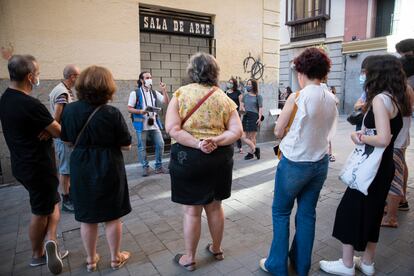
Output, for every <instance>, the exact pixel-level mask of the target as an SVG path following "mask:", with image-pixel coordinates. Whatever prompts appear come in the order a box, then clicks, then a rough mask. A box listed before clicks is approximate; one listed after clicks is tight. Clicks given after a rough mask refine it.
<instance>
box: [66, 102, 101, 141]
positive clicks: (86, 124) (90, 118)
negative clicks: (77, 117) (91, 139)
mask: <svg viewBox="0 0 414 276" xmlns="http://www.w3.org/2000/svg"><path fill="white" fill-rule="evenodd" d="M101 107H102V105H100V106H98V107H96V108H95V110H94V111H93V112H92V113H91V115H89V117H88V120H86V123H85V124H84V125H83V127H82V129H81V131H80V132H79V134H78V137H76V141H75V144H74V145H73V147H74V148H75V147H76V146H77V145H78V144H79V140H80V138H81V136H82V134H83V132H84V131H85V129H86V127H87V126H88V124H89V122H90V121H91V120H92V117H93V116H94V115H95V114H96V112H98V111H99V109H101Z"/></svg>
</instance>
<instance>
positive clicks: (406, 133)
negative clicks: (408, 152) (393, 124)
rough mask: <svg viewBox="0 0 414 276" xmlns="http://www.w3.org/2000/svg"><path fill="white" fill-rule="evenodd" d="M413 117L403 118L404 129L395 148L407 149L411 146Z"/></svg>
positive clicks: (397, 139)
mask: <svg viewBox="0 0 414 276" xmlns="http://www.w3.org/2000/svg"><path fill="white" fill-rule="evenodd" d="M410 126H411V116H406V117H403V127H402V128H401V130H400V133H398V136H397V138H396V139H395V142H394V148H396V149H406V148H407V147H408V146H409V145H410Z"/></svg>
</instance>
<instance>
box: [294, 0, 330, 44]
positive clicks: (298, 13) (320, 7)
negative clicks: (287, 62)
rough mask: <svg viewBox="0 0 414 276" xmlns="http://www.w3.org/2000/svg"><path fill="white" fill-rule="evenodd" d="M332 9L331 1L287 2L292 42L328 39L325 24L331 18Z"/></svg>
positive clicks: (306, 0)
mask: <svg viewBox="0 0 414 276" xmlns="http://www.w3.org/2000/svg"><path fill="white" fill-rule="evenodd" d="M330 9H331V1H330V0H286V25H288V26H289V27H290V40H291V41H298V40H306V39H312V38H317V37H326V34H325V22H326V20H328V19H329V18H330V17H329V14H330Z"/></svg>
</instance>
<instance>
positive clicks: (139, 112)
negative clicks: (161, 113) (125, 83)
mask: <svg viewBox="0 0 414 276" xmlns="http://www.w3.org/2000/svg"><path fill="white" fill-rule="evenodd" d="M128 112H129V113H132V114H145V113H147V112H146V111H145V110H144V109H136V108H133V107H132V106H129V105H128Z"/></svg>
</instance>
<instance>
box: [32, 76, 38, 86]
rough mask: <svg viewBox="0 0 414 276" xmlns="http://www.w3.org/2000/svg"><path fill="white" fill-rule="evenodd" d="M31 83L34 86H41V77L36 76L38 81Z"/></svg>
mask: <svg viewBox="0 0 414 276" xmlns="http://www.w3.org/2000/svg"><path fill="white" fill-rule="evenodd" d="M30 83H31V82H30ZM31 84H32V86H33V87H39V85H40V79H39V77H37V78H36V83H31Z"/></svg>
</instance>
